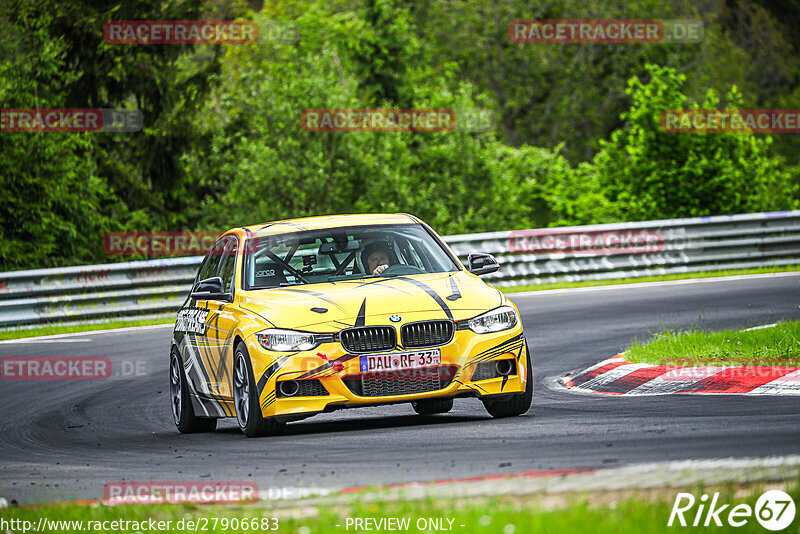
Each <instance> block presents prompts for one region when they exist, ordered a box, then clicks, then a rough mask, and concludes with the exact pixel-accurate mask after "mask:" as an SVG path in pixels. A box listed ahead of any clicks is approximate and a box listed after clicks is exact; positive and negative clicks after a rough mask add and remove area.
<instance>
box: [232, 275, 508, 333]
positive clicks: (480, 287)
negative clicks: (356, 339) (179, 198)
mask: <svg viewBox="0 0 800 534" xmlns="http://www.w3.org/2000/svg"><path fill="white" fill-rule="evenodd" d="M504 302H505V296H504V295H503V294H502V293H501V292H500V291H498V290H497V289H495V288H492V287H489V286H487V285H486V284H485V283H484V282H483V281H482V280H481V279H480V278H478V277H477V276H475V275H472V274H469V273H467V272H464V271H458V272H452V273H435V274H417V275H408V276H394V277H386V278H368V279H364V280H349V281H339V282H333V283H323V284H309V285H298V286H292V287H285V288H274V289H262V290H256V291H245V292H242V293H241V297H240V305H241V307H242V308H244V309H246V310H248V311H251V312H253V313H256V314H258V315H260V316H261V317H263V318H264V319H266V320H267V321H268V322H270V323H271V324H272V325H274V326H275V327H277V328H295V329H297V328H303V329H307V330H310V331H314V332H330V331H338V330H341V329H342V328H347V327H350V326H355V325H356V324H358V325H370V324H390V322H389V317H390V316H399V317H400V319H398V320H397V322H399V321H400V320H402V322H403V323H407V322H412V321H417V320H423V319H439V318H441V319H446V318H450V319H453V320H456V321H458V320H461V319H467V318H470V317H474V316H475V315H477V314H478V313H480V312H482V311H487V310H491V309H493V308H496V307H498V306H501V305H502V304H503V303H504ZM393 319H397V318H396V317H393Z"/></svg>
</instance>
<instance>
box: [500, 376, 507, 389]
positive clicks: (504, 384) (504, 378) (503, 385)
mask: <svg viewBox="0 0 800 534" xmlns="http://www.w3.org/2000/svg"><path fill="white" fill-rule="evenodd" d="M506 382H508V375H505V376H503V383H502V384H500V391H503V388H504V387H506Z"/></svg>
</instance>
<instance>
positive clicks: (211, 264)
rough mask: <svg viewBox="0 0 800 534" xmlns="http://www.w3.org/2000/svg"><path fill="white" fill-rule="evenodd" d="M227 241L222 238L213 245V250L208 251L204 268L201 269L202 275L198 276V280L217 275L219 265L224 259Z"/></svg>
mask: <svg viewBox="0 0 800 534" xmlns="http://www.w3.org/2000/svg"><path fill="white" fill-rule="evenodd" d="M225 242H226V240H224V239H222V240H220V241H217V242H216V244H215V245H214V246H213V247H211V251H210V252H209V253H208V256H206V260H205V262H203V268H202V269H201V270H200V276H199V277H198V278H197V280H198V281H200V280H205V279H206V278H211V277H212V276H217V268H218V267H219V263H220V261H222V251H223V247H224V246H225Z"/></svg>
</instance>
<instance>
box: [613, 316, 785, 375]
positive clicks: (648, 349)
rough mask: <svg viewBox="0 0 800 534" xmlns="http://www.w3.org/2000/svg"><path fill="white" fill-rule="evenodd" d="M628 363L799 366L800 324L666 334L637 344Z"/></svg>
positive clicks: (629, 353)
mask: <svg viewBox="0 0 800 534" xmlns="http://www.w3.org/2000/svg"><path fill="white" fill-rule="evenodd" d="M625 359H626V360H628V361H630V362H636V363H652V364H659V365H685V366H703V365H766V366H789V367H798V366H800V321H793V322H788V323H779V324H778V325H777V326H775V327H772V328H761V329H758V330H749V331H741V330H724V331H722V332H704V331H697V330H692V331H687V332H672V331H666V332H661V333H659V334H657V335H656V336H655V337H654V338H653V339H652V340H650V341H647V342H640V341H636V342H634V344H633V345H632V346H631V347H630V348H629V349H628V350H627V351H625Z"/></svg>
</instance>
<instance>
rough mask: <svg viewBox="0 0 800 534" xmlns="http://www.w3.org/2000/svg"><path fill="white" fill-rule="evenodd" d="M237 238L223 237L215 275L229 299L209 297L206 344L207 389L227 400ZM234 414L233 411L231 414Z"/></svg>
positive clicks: (230, 378)
mask: <svg viewBox="0 0 800 534" xmlns="http://www.w3.org/2000/svg"><path fill="white" fill-rule="evenodd" d="M238 250H239V239H238V237H237V236H235V235H231V236H227V237H226V238H224V239H223V246H222V248H221V250H220V262H219V267H218V269H217V273H216V276H219V277H220V278H222V288H223V291H224V292H225V293H228V294H229V295H230V297H231V298H230V300H208V301H206V309H208V310H209V313H208V317H207V319H206V323H207V325H208V326H207V329H206V336H205V337H206V344H207V351H208V355H209V358H208V359H209V369H208V371H209V372H208V375H209V384H208V389H209V391H210V392H211V393H212V394H213V395H214V396H216V397H218V398H221V399H223V400H226V401H232V400H233V383H232V381H233V375H232V369H233V349H234V347H233V334H234V332H235V330H236V314H235V309H236V306H235V305H234V303H233V297H234V292H235V282H236V279H235V275H236V272H237V269H236V266H237V253H238ZM231 415H233V414H231Z"/></svg>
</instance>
